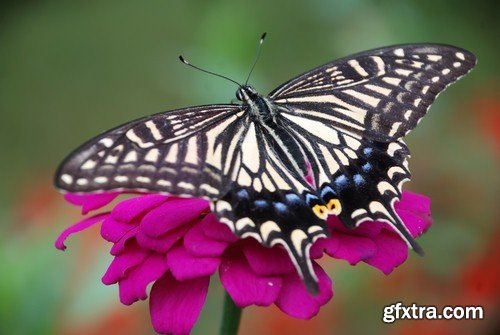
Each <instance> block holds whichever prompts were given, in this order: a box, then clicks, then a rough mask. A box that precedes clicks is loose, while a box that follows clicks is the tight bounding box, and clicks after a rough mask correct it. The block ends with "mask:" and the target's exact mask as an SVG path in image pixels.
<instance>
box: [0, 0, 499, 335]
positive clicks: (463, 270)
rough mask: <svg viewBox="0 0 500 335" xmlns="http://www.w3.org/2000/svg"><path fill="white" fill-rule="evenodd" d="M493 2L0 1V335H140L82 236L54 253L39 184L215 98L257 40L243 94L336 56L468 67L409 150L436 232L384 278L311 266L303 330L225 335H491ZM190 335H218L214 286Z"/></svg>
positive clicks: (251, 315) (494, 270) (253, 316)
mask: <svg viewBox="0 0 500 335" xmlns="http://www.w3.org/2000/svg"><path fill="white" fill-rule="evenodd" d="M498 9H499V8H498V4H497V2H496V1H480V0H477V1H459V0H455V1H451V0H450V1H417V0H413V1H391V0H379V1H361V0H355V1H341V0H338V1H321V0H311V1H285V0H280V1H273V2H271V1H263V0H255V1H252V2H251V3H250V2H247V1H222V0H216V1H201V0H200V1H161V0H150V1H132V0H122V1H112V0H101V1H96V0H90V1H62V0H45V1H41V0H31V1H4V2H2V3H1V5H0V50H1V51H0V153H1V156H0V157H1V159H0V169H1V188H0V220H1V223H0V333H1V334H152V332H153V331H152V328H151V327H150V324H149V315H148V311H147V303H137V304H135V305H134V306H132V307H125V306H121V305H120V304H119V303H118V296H117V288H116V287H105V286H104V285H102V284H101V283H100V276H101V275H102V274H103V273H104V271H105V269H106V265H107V263H108V262H109V257H108V256H107V248H108V245H106V243H105V242H103V241H101V240H100V239H99V237H98V229H97V228H96V229H91V230H89V231H87V232H85V233H82V234H80V235H79V236H78V237H77V238H73V239H71V240H70V241H69V246H70V248H69V249H68V251H67V252H66V253H64V254H63V253H61V252H58V251H56V250H55V249H54V248H53V245H52V244H53V241H54V239H55V237H56V236H57V234H58V232H59V231H60V230H61V229H63V228H64V227H65V226H67V225H68V224H70V223H71V222H73V221H74V220H76V219H77V218H78V213H77V209H76V208H73V207H72V206H69V205H68V204H66V203H64V201H63V200H62V197H61V196H60V195H59V194H57V193H56V191H55V190H54V189H53V188H52V186H51V179H52V174H53V171H54V170H55V168H56V166H57V164H58V163H59V161H61V159H62V158H63V157H64V156H65V155H66V154H67V153H69V151H70V150H72V149H73V148H75V147H76V146H77V145H79V144H80V143H82V142H83V141H85V140H86V139H88V138H90V137H92V136H94V135H96V134H97V133H99V132H101V131H103V130H106V129H108V128H111V127H113V126H115V125H117V124H120V123H123V122H126V121H128V120H131V119H134V118H137V117H140V116H143V115H147V114H152V113H154V112H158V111H161V110H168V109H173V108H178V107H182V106H190V105H198V104H207V103H214V102H229V101H230V100H231V99H233V98H234V92H235V87H234V86H233V85H231V84H230V83H228V82H226V81H223V80H220V79H218V78H215V77H211V76H207V75H205V74H202V73H200V72H197V71H192V70H191V69H189V68H187V67H186V66H184V65H182V64H181V63H180V62H178V61H177V56H178V55H179V54H180V53H183V54H184V55H185V56H186V57H188V58H189V59H190V60H191V61H192V62H193V63H195V64H198V65H200V66H204V67H207V68H209V69H211V70H213V71H216V72H219V73H222V74H226V75H229V76H231V77H233V78H235V79H237V80H241V79H242V78H244V77H245V75H246V74H247V71H248V69H249V66H250V63H251V61H252V59H253V56H254V50H255V45H256V42H257V39H258V37H259V36H260V34H261V33H262V32H264V31H267V32H268V33H269V35H268V39H267V41H266V44H265V45H264V49H263V55H262V58H261V60H260V62H259V64H258V66H257V68H256V71H255V72H254V75H253V77H252V80H251V83H252V84H253V85H254V86H255V87H256V88H257V89H258V90H259V91H260V92H262V93H264V92H269V91H270V90H271V89H272V88H273V87H275V86H276V85H278V84H280V83H282V82H283V81H285V80H287V79H289V78H291V77H292V76H293V75H296V74H298V73H302V72H303V71H305V70H307V69H310V68H312V67H314V66H317V65H320V64H322V63H325V62H327V61H329V60H332V59H335V58H337V57H341V56H344V55H347V54H350V53H353V52H357V51H361V50H366V49H370V48H374V47H379V46H383V45H390V44H397V43H409V42H426V41H432V42H441V43H447V44H453V45H457V46H461V47H463V48H466V49H469V50H471V51H473V52H474V53H475V54H476V55H477V57H478V59H479V65H478V66H477V68H476V69H475V70H474V71H473V72H472V73H471V74H470V75H469V76H467V77H466V78H464V79H462V80H461V81H460V82H459V83H457V84H455V85H454V86H452V87H451V88H450V89H449V90H448V91H447V92H446V93H445V94H443V95H441V96H440V97H439V99H438V100H437V102H436V103H435V104H434V106H433V107H432V108H431V111H430V113H429V115H428V117H427V118H426V119H425V120H424V121H423V122H422V123H421V124H420V125H419V127H418V129H417V130H416V131H415V132H413V133H412V134H411V135H410V136H409V137H408V143H409V146H410V148H411V149H412V153H413V158H412V159H411V168H412V171H413V181H412V182H411V183H409V184H407V189H410V190H413V191H416V192H419V193H423V194H426V195H428V196H430V197H431V198H432V210H433V213H434V219H435V224H434V226H433V227H432V229H431V230H430V231H429V232H428V233H427V234H426V235H425V236H424V237H422V238H421V244H422V245H423V247H424V249H425V250H426V252H427V256H426V257H425V258H419V257H416V256H415V255H411V256H410V258H409V260H408V261H407V263H406V264H404V266H401V267H400V268H398V269H396V270H395V271H394V273H393V274H391V275H390V276H389V277H385V276H384V275H382V274H380V273H378V272H377V271H376V270H374V269H371V268H368V267H367V266H363V265H361V266H356V267H351V266H349V265H346V264H345V263H344V262H341V261H328V262H326V263H324V266H325V267H326V268H327V269H328V271H329V273H330V274H331V276H332V277H333V279H334V287H335V297H334V299H333V300H332V301H331V302H330V303H329V304H328V305H327V306H326V307H324V308H323V309H322V311H321V312H320V314H319V315H318V316H317V317H316V318H314V319H313V320H311V321H307V322H305V321H297V320H294V319H291V318H289V317H287V316H285V315H283V314H282V313H280V312H279V311H278V310H277V309H276V308H274V307H271V308H248V309H246V310H245V311H244V316H243V320H242V327H241V334H256V333H258V334H303V333H305V332H307V333H309V334H360V333H367V332H370V334H373V335H375V334H387V333H388V334H403V333H404V334H411V333H415V334H417V333H418V334H420V333H439V334H470V333H475V334H479V333H491V334H495V333H496V334H498V332H497V331H498V330H499V329H500V324H499V322H500V321H499V319H498V314H499V312H500V310H499V301H500V299H499V292H500V290H499V283H500V274H499V272H500V271H499V265H498V264H499V260H500V257H499V251H498V243H499V242H500V234H499V230H498V223H499V215H498V214H499V210H498V202H499V177H498V175H499V173H498V171H499V158H500V156H499V152H500V145H499V144H500V124H499V122H500V120H499V109H500V97H499V94H498V93H499V78H498V69H499V67H498V54H499V48H498V41H499V35H500V34H499V32H500V30H499V20H498V15H499V10H498ZM212 283H213V285H212V288H211V291H210V294H209V297H208V301H207V303H206V305H205V308H204V310H203V312H202V315H201V318H200V320H199V322H198V323H197V325H196V326H195V329H194V331H193V333H194V334H213V333H214V332H216V330H217V328H218V323H219V319H220V313H221V304H222V301H221V297H222V291H221V288H220V285H219V283H218V279H217V278H214V280H213V281H212ZM397 301H402V302H403V303H405V304H411V303H412V302H416V303H418V304H420V305H429V304H437V305H438V306H443V305H455V304H461V305H465V304H470V305H477V304H481V305H483V306H484V307H485V309H486V318H485V320H483V321H399V322H396V323H394V324H392V325H386V324H383V323H382V322H381V316H382V309H383V306H384V305H388V304H392V303H394V302H397Z"/></svg>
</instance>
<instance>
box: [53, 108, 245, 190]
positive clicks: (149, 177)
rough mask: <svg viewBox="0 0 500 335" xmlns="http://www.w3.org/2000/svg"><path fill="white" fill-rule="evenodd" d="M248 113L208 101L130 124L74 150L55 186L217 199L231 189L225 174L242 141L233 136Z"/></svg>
mask: <svg viewBox="0 0 500 335" xmlns="http://www.w3.org/2000/svg"><path fill="white" fill-rule="evenodd" d="M244 114H245V113H244V110H243V109H242V107H241V106H237V105H209V106H199V107H192V108H186V109H179V110H174V111H169V112H164V113H159V114H155V115H153V116H148V117H145V118H141V119H138V120H136V121H132V122H129V123H127V124H124V125H122V126H119V127H117V128H115V129H112V130H110V131H108V132H105V133H104V134H102V135H100V136H98V137H95V138H94V139H92V140H90V141H89V142H87V143H85V144H83V145H82V146H81V147H80V148H78V149H76V150H75V151H74V152H73V153H71V154H70V155H69V156H68V158H66V159H65V160H64V161H63V163H62V164H61V165H60V167H59V169H58V171H57V173H56V177H55V184H56V187H57V188H59V189H61V190H64V191H67V192H72V193H91V192H103V191H119V190H133V191H141V190H143V191H153V192H160V193H169V194H175V195H187V196H196V197H205V198H208V199H216V198H218V197H219V196H220V195H223V194H225V193H226V192H227V188H228V187H229V183H227V182H226V180H225V179H224V176H225V175H227V174H228V173H230V171H229V170H230V169H231V164H230V163H231V160H232V157H231V152H234V145H235V141H237V139H236V140H234V141H233V140H231V139H232V138H233V137H234V136H233V135H234V134H236V133H237V132H238V131H239V130H240V128H241V127H242V120H243V119H244ZM223 134H224V135H223ZM228 139H229V140H228ZM231 146H233V148H232V150H231ZM224 171H225V172H226V173H225V172H224Z"/></svg>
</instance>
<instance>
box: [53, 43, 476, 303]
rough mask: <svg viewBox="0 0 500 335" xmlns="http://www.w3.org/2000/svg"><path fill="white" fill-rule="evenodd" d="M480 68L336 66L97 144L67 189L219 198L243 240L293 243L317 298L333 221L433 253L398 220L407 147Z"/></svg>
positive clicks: (380, 54)
mask: <svg viewBox="0 0 500 335" xmlns="http://www.w3.org/2000/svg"><path fill="white" fill-rule="evenodd" d="M261 43H262V39H261ZM259 50H260V49H259ZM186 63H187V62H186ZM475 64H476V58H475V56H474V55H473V54H472V53H470V52H469V51H466V50H464V49H460V48H456V47H453V46H448V45H440V44H406V45H396V46H390V47H385V48H380V49H374V50H370V51H365V52H362V53H358V54H355V55H352V56H348V57H345V58H342V59H339V60H335V61H333V62H330V63H327V64H325V65H322V66H320V67H318V68H316V69H313V70H311V71H308V72H305V73H304V74H302V75H299V76H298V77H296V78H294V79H292V80H290V81H288V82H286V83H285V84H283V85H281V86H279V87H278V88H276V89H275V90H274V91H272V92H271V93H269V94H268V95H267V96H263V95H260V94H259V93H257V91H256V90H255V89H254V88H253V87H251V86H248V85H247V84H246V83H245V84H244V85H240V84H238V85H239V88H238V90H237V92H236V97H237V99H238V100H240V101H241V104H217V105H206V106H198V107H189V108H182V109H177V110H172V111H168V112H163V113H159V114H155V115H152V116H147V117H144V118H141V119H138V120H135V121H132V122H128V123H126V124H124V125H121V126H119V127H117V128H114V129H112V130H109V131H107V132H105V133H103V134H101V135H99V136H97V137H95V138H93V139H91V140H90V141H88V142H87V143H85V144H83V145H82V146H81V147H79V148H78V149H76V150H75V151H74V152H73V153H71V154H70V155H69V156H68V157H67V158H66V159H65V160H64V161H63V163H62V164H61V166H60V167H59V169H58V171H57V173H56V177H55V184H56V187H57V188H58V189H60V190H61V191H63V192H71V193H78V194H87V193H99V192H107V191H132V192H137V191H139V192H157V193H165V194H171V195H176V196H188V197H201V198H205V199H208V200H209V201H210V203H211V208H212V210H213V212H214V213H215V215H217V217H218V219H219V220H220V221H221V222H223V223H225V224H227V225H228V226H229V227H230V228H231V230H232V231H233V232H234V233H235V234H236V235H238V236H239V237H241V238H245V237H253V238H255V239H256V240H257V241H259V242H260V243H261V244H263V245H264V246H268V247H270V246H274V245H277V244H279V245H282V246H283V247H284V248H285V249H286V250H287V252H288V253H289V255H290V258H291V260H292V261H293V263H294V265H295V266H296V268H297V271H298V273H299V274H300V276H301V277H302V279H303V281H304V283H305V284H306V286H307V288H308V290H309V291H310V292H313V293H314V292H316V291H317V287H318V286H317V277H316V275H315V273H314V271H313V268H312V265H311V260H310V258H309V249H310V247H311V245H312V244H313V243H314V242H315V241H316V240H317V239H318V238H321V237H325V236H327V235H328V230H327V228H326V225H325V220H326V218H327V216H328V215H330V214H332V215H337V216H338V217H339V218H340V220H341V221H342V222H343V224H344V225H345V226H347V227H352V228H353V227H356V226H358V225H359V224H360V223H362V222H364V221H370V220H378V221H384V222H387V223H388V224H390V225H392V226H393V227H394V228H395V231H397V232H398V233H399V234H400V235H401V237H402V238H403V239H404V240H405V241H406V242H407V244H408V245H409V246H410V247H411V248H413V249H414V250H415V251H417V252H418V253H422V250H421V248H420V247H419V246H418V244H417V243H416V242H415V241H414V240H413V238H412V237H411V235H410V234H409V232H408V230H407V229H406V228H405V226H404V225H403V223H402V221H401V219H400V217H399V216H398V214H397V213H396V212H395V210H394V202H395V201H398V200H399V199H400V197H401V192H402V185H403V183H404V182H405V181H407V180H409V178H410V172H409V170H408V162H407V159H408V157H409V151H408V149H407V147H406V145H405V143H404V142H403V140H402V138H403V137H404V136H405V135H406V134H408V133H409V132H410V131H411V130H412V129H413V128H415V126H416V125H417V124H418V122H419V121H420V120H421V118H422V117H423V116H424V115H425V114H426V112H427V110H428V108H429V106H430V105H431V104H432V102H433V101H434V99H435V98H436V97H437V96H438V94H439V93H441V92H442V91H443V90H444V89H445V88H446V87H447V86H449V85H450V84H452V83H454V82H455V81H456V80H458V79H459V78H460V77H462V76H463V75H465V74H467V73H468V72H469V71H470V70H471V69H472V68H473V67H474V65H475ZM206 72H208V71H206ZM306 176H307V178H309V180H308V181H307V178H306Z"/></svg>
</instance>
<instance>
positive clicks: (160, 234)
mask: <svg viewBox="0 0 500 335" xmlns="http://www.w3.org/2000/svg"><path fill="white" fill-rule="evenodd" d="M118 195H119V193H106V194H99V195H84V196H80V195H72V194H68V195H66V199H67V200H68V201H69V202H71V203H73V204H76V205H79V206H81V207H82V213H83V214H87V213H88V212H91V211H95V210H98V209H101V208H102V207H104V206H106V205H107V204H109V203H110V202H112V201H113V200H115V198H116V197H117V196H118ZM396 211H397V213H398V214H399V215H400V217H401V218H402V220H403V222H404V223H405V225H406V226H407V228H408V229H409V231H410V232H411V234H412V235H413V236H414V237H417V236H419V235H420V234H422V233H423V232H424V231H425V230H426V229H428V228H429V226H430V225H431V220H430V211H429V199H428V198H426V197H424V196H421V195H417V194H413V193H409V192H405V193H403V197H402V199H401V201H400V202H399V203H397V204H396ZM99 222H102V225H101V236H102V237H103V238H104V239H105V240H107V241H109V242H111V243H113V246H112V248H111V251H110V253H111V254H112V255H113V256H114V259H113V261H112V262H111V264H110V265H109V267H108V269H107V271H106V273H105V274H104V276H103V278H102V281H103V283H104V284H106V285H111V284H118V286H119V294H120V301H121V302H122V303H123V304H126V305H130V304H132V303H134V302H136V301H138V300H144V299H146V298H147V297H148V293H147V290H146V289H147V286H148V285H149V284H150V283H153V282H154V284H153V286H152V289H151V292H150V293H149V295H150V299H149V304H150V313H151V320H152V324H153V327H154V328H155V330H156V331H157V332H159V333H172V334H187V333H189V332H190V330H191V328H192V326H193V325H194V323H195V321H196V319H197V318H198V315H199V313H200V311H201V308H202V307H203V304H204V302H205V298H206V294H207V290H208V285H209V281H210V277H211V276H212V275H213V274H214V273H215V272H216V271H218V272H219V276H220V280H221V282H222V285H223V287H224V288H225V290H226V291H227V292H228V294H229V295H230V296H231V298H232V299H233V300H234V302H235V304H236V305H237V306H239V307H245V306H249V305H258V306H269V305H271V304H275V305H276V306H278V307H279V308H280V309H281V310H282V311H283V312H284V313H286V314H288V315H290V316H293V317H296V318H300V319H309V318H311V317H313V316H314V315H316V314H317V313H318V311H319V309H320V307H321V306H322V305H324V304H326V303H327V302H328V301H329V300H330V299H331V298H332V296H333V290H332V281H331V279H330V278H329V276H328V275H327V274H326V272H325V271H324V270H323V269H322V268H321V267H320V266H319V265H318V264H317V263H316V262H313V267H314V269H315V272H316V275H317V277H318V279H319V293H318V294H317V295H315V296H313V295H311V294H309V293H308V292H307V290H306V287H305V286H304V285H303V283H302V281H301V279H300V277H299V275H298V274H297V272H296V270H295V267H294V266H293V264H292V262H291V260H290V259H289V257H288V255H287V253H286V252H285V251H284V249H282V248H280V247H278V246H275V247H273V248H266V247H263V246H261V245H260V244H259V243H258V242H257V241H255V240H254V239H252V238H246V239H238V238H237V237H236V236H235V235H234V234H233V233H232V232H231V231H230V230H229V228H228V227H227V226H226V225H225V224H223V223H220V222H219V221H218V220H217V219H216V217H215V216H214V214H212V213H211V212H210V209H209V204H208V202H207V201H205V200H201V199H185V198H176V197H167V196H163V195H155V194H148V195H137V196H135V197H132V198H129V199H126V200H122V201H120V202H118V203H117V204H116V205H115V206H114V207H113V209H112V210H111V211H110V212H103V213H99V214H95V215H93V216H90V217H88V218H86V219H84V220H82V221H80V222H78V223H76V224H74V225H72V226H70V227H69V228H67V229H66V230H65V231H63V232H62V233H61V235H60V236H59V238H58V239H57V241H56V243H55V245H56V247H57V248H58V249H61V250H64V249H65V248H66V247H65V245H64V242H65V240H66V238H67V237H68V236H69V235H71V234H73V233H75V232H78V231H81V230H83V229H85V228H87V227H89V226H91V225H94V224H97V223H99ZM327 223H328V227H329V230H330V233H331V234H330V237H329V238H323V239H319V240H318V241H317V242H316V243H315V244H314V245H313V247H312V249H311V258H313V259H318V258H320V257H322V256H323V254H324V253H326V254H327V255H329V256H331V257H333V258H338V259H344V260H347V261H348V262H349V263H350V264H352V265H354V264H357V263H359V262H364V263H366V264H369V265H371V266H373V267H376V268H378V269H380V270H381V271H382V272H383V273H385V274H389V273H390V272H391V271H392V270H393V269H394V268H395V267H396V266H398V265H400V264H401V263H403V262H404V261H405V260H406V258H407V256H408V247H407V245H406V243H405V242H404V241H403V240H402V239H401V238H400V237H399V235H398V234H397V233H396V232H395V231H394V230H393V229H392V228H391V227H389V226H388V225H386V224H385V223H381V222H366V223H363V224H361V225H360V226H359V227H358V228H356V229H352V230H350V229H346V228H344V226H343V225H342V224H341V223H340V221H339V220H338V219H337V218H336V217H334V216H331V217H329V219H328V221H327Z"/></svg>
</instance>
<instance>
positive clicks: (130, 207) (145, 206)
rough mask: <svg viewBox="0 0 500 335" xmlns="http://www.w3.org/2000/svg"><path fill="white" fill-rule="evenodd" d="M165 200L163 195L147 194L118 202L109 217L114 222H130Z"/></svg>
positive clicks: (165, 197)
mask: <svg viewBox="0 0 500 335" xmlns="http://www.w3.org/2000/svg"><path fill="white" fill-rule="evenodd" d="M167 198H168V197H167V196H164V195H159V194H147V195H139V196H136V197H133V198H130V199H126V200H123V201H120V202H119V203H118V204H117V205H116V206H115V207H114V208H113V211H112V212H111V217H112V218H113V219H115V220H116V221H122V222H132V220H134V219H135V218H136V217H137V216H139V215H141V214H143V213H145V212H147V211H149V210H151V209H153V208H155V207H157V206H159V205H160V204H162V203H164V202H165V201H166V200H167Z"/></svg>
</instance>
